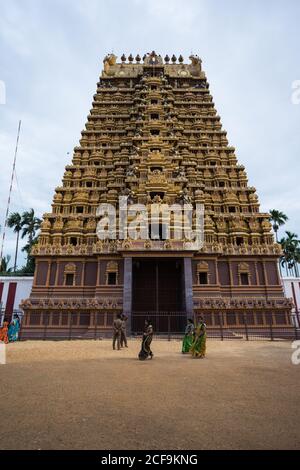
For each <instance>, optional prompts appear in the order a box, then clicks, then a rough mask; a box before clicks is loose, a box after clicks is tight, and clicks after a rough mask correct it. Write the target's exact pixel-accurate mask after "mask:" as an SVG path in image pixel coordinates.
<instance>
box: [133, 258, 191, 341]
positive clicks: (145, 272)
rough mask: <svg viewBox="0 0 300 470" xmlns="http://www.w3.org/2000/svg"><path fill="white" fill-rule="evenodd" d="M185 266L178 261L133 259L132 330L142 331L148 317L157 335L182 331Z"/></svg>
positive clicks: (171, 259) (183, 321)
mask: <svg viewBox="0 0 300 470" xmlns="http://www.w3.org/2000/svg"><path fill="white" fill-rule="evenodd" d="M184 311H185V298H184V267H183V261H182V260H181V259H174V258H146V259H145V258H140V259H139V258H137V259H134V260H133V282H132V331H133V332H134V333H140V332H141V331H143V326H144V321H145V319H146V318H147V317H150V318H151V320H152V322H153V326H154V329H155V332H156V333H167V332H169V331H171V332H172V333H176V332H178V333H179V332H182V331H184V327H185V323H186V314H185V312H184Z"/></svg>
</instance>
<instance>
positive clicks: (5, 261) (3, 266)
mask: <svg viewBox="0 0 300 470" xmlns="http://www.w3.org/2000/svg"><path fill="white" fill-rule="evenodd" d="M10 258H11V256H10V255H7V256H3V258H2V259H1V262H0V273H1V274H11V272H12V268H9V267H8V265H9V262H10Z"/></svg>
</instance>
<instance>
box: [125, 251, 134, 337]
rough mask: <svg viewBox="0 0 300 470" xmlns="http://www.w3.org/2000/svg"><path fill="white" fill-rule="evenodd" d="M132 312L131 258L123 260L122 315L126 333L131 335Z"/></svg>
mask: <svg viewBox="0 0 300 470" xmlns="http://www.w3.org/2000/svg"><path fill="white" fill-rule="evenodd" d="M131 311H132V258H125V259H124V290H123V313H124V314H125V315H126V316H127V317H128V321H127V331H128V333H129V334H131V313H132V312H131Z"/></svg>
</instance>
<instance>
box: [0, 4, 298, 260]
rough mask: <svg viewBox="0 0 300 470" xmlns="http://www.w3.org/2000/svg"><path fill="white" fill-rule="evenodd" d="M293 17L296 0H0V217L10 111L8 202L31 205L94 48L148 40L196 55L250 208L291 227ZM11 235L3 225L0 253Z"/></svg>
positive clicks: (55, 175) (45, 208) (65, 144)
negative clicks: (275, 213)
mask: <svg viewBox="0 0 300 470" xmlns="http://www.w3.org/2000/svg"><path fill="white" fill-rule="evenodd" d="M299 25H300V2H299V0H285V1H283V0H282V1H276V0H258V1H256V0H251V2H249V1H246V0H202V1H201V0H0V103H1V102H3V88H4V86H3V82H4V84H5V87H6V104H0V224H1V225H2V226H3V223H4V216H5V208H6V203H7V195H8V189H9V180H10V174H11V168H12V162H13V154H14V147H15V141H16V133H17V127H18V121H19V120H20V119H21V120H22V133H21V139H20V148H19V154H18V162H17V181H18V184H17V183H15V184H14V190H13V194H12V203H11V211H23V210H26V209H29V208H31V207H33V208H34V209H35V211H36V213H37V215H42V214H43V213H44V212H49V211H50V207H51V202H52V197H53V193H54V188H55V187H56V186H59V185H60V184H61V179H62V176H63V173H64V167H65V165H66V164H68V163H70V162H71V158H72V151H73V148H74V147H75V146H76V145H77V144H78V141H79V138H80V132H81V130H82V129H83V128H84V125H85V122H86V117H87V115H88V113H89V110H90V108H91V103H92V96H93V94H94V93H95V90H96V83H97V81H98V78H99V74H100V72H101V69H102V65H103V58H104V56H105V55H106V54H107V53H109V52H112V51H113V52H114V53H115V54H116V55H118V56H119V57H120V56H121V55H122V53H123V52H124V53H125V54H129V53H132V54H133V55H134V56H135V55H136V54H137V53H139V54H140V55H143V54H144V53H146V52H151V51H152V50H156V52H158V53H160V54H162V55H163V54H166V53H168V54H169V55H170V56H171V55H172V54H173V53H175V55H177V56H179V54H182V55H183V56H184V57H185V59H186V60H187V59H188V56H189V55H190V53H191V52H193V53H194V54H198V55H199V56H200V57H201V58H202V60H203V68H204V70H205V72H206V74H207V77H208V81H209V82H210V88H211V92H212V94H213V97H214V101H215V103H216V108H217V110H218V113H219V114H220V116H221V119H222V124H223V127H224V129H225V130H227V132H228V138H229V142H230V144H231V145H233V146H235V147H236V149H237V157H238V159H239V162H240V163H242V164H244V165H245V166H246V169H247V173H248V176H249V183H250V185H251V186H255V187H256V188H257V190H258V195H259V198H260V202H261V208H262V210H263V211H268V210H269V209H271V208H276V209H279V210H282V211H283V212H285V213H287V214H288V216H289V218H290V221H289V223H288V224H287V226H286V229H287V230H292V231H295V232H297V233H298V234H299V235H300V210H299V209H300V190H299V168H300V165H299V156H300V104H298V105H297V104H293V102H292V93H293V89H292V86H293V82H295V81H296V80H300V60H299V56H300V54H299V44H300V32H299V31H300V26H299ZM299 101H300V100H299ZM68 153H70V155H68ZM1 235H2V234H1ZM1 238H2V237H1ZM14 246H15V235H14V234H13V233H12V232H11V231H9V232H8V234H7V241H6V244H5V253H6V254H7V253H10V254H13V251H14Z"/></svg>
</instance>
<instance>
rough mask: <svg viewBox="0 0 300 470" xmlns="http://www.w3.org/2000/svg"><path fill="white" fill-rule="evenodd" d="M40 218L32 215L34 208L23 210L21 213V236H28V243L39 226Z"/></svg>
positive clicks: (30, 242)
mask: <svg viewBox="0 0 300 470" xmlns="http://www.w3.org/2000/svg"><path fill="white" fill-rule="evenodd" d="M41 223H42V221H41V219H39V218H38V217H36V216H35V215H34V210H33V209H30V211H27V212H23V214H22V229H23V231H22V238H25V237H28V244H30V245H31V244H32V242H33V240H34V237H35V235H36V232H37V231H38V230H39V229H40V227H41Z"/></svg>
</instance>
